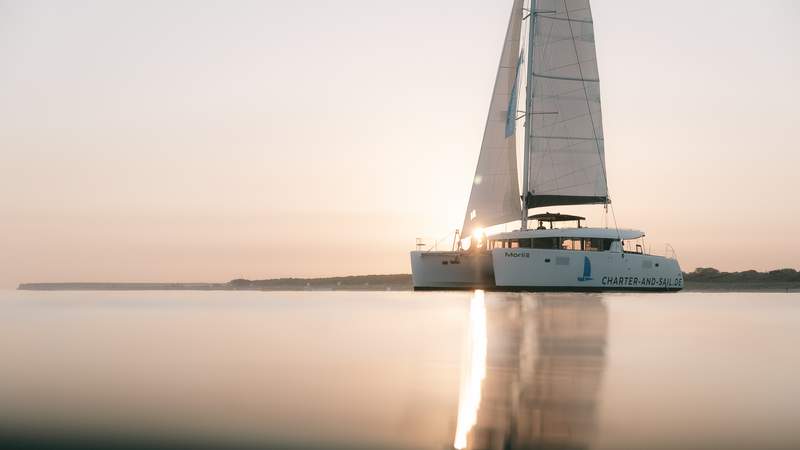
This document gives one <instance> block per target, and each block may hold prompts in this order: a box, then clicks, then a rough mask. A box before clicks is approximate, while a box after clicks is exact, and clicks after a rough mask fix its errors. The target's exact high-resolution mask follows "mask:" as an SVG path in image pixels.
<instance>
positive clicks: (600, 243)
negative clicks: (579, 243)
mask: <svg viewBox="0 0 800 450" xmlns="http://www.w3.org/2000/svg"><path fill="white" fill-rule="evenodd" d="M605 248H606V240H605V239H597V238H592V239H584V240H583V249H584V250H585V251H587V252H600V251H603V250H605Z"/></svg>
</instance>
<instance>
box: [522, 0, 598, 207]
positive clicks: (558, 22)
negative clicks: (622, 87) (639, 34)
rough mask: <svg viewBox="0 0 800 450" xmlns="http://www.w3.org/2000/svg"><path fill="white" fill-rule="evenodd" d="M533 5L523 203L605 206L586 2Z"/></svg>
mask: <svg viewBox="0 0 800 450" xmlns="http://www.w3.org/2000/svg"><path fill="white" fill-rule="evenodd" d="M533 3H534V5H535V6H534V7H535V14H534V17H535V24H534V38H533V43H534V51H533V55H534V56H533V64H532V67H531V68H532V70H533V106H532V111H529V114H531V117H530V123H531V127H530V129H529V131H528V132H530V133H531V140H530V148H529V149H528V151H529V152H530V155H529V157H530V167H529V170H530V172H529V180H530V181H529V186H528V189H527V191H528V195H527V196H526V198H527V201H526V203H527V206H528V207H529V208H539V207H545V206H557V205H581V204H599V203H606V202H607V201H608V183H607V179H606V169H605V149H604V140H603V116H602V111H601V105H600V80H599V75H598V69H597V53H596V51H595V41H594V24H593V22H592V12H591V7H590V6H589V0H537V1H534V2H533Z"/></svg>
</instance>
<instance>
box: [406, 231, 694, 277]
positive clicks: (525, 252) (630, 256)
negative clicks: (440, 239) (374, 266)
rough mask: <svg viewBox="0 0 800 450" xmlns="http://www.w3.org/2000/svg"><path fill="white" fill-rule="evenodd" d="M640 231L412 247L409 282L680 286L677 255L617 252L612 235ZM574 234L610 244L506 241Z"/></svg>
mask: <svg viewBox="0 0 800 450" xmlns="http://www.w3.org/2000/svg"><path fill="white" fill-rule="evenodd" d="M641 235H643V234H642V233H640V232H635V231H626V230H622V231H617V230H606V229H587V228H583V229H571V230H536V231H526V232H519V231H518V232H513V233H508V234H505V235H498V236H494V237H491V238H489V242H490V243H494V244H498V243H499V244H508V245H502V246H500V248H495V249H494V250H480V251H466V252H464V251H461V252H412V253H411V270H412V273H413V282H414V288H415V289H418V290H426V289H444V290H449V289H488V290H501V291H502V290H508V291H652V292H669V291H679V290H681V289H683V273H682V271H681V268H680V265H679V264H678V261H677V260H675V259H670V258H665V257H663V256H654V255H647V254H642V253H635V252H623V251H622V246H620V241H618V240H616V239H619V238H620V237H622V238H624V239H630V238H635V237H638V236H641ZM559 236H560V237H559ZM564 236H578V238H565V237H564ZM615 236H616V239H615V238H614V237H615ZM593 237H594V238H593ZM559 239H561V240H559ZM575 239H578V240H579V241H580V240H584V239H585V240H586V241H587V246H589V242H594V243H597V242H605V243H606V244H610V245H608V246H607V247H605V248H606V250H599V249H598V248H595V249H593V250H591V251H589V250H566V249H561V248H560V246H556V248H528V247H530V245H528V246H527V247H526V248H512V247H511V246H510V244H512V243H513V244H516V243H520V242H524V243H527V244H530V243H537V244H542V243H547V242H550V241H557V242H562V241H563V240H567V241H571V240H575ZM597 239H600V240H606V241H597ZM609 241H610V242H609Z"/></svg>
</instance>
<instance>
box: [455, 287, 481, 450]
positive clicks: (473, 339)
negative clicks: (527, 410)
mask: <svg viewBox="0 0 800 450" xmlns="http://www.w3.org/2000/svg"><path fill="white" fill-rule="evenodd" d="M484 295H485V294H484V292H483V291H475V294H474V295H473V296H472V301H471V303H470V308H469V341H468V342H469V347H468V355H467V358H466V360H465V363H464V364H463V366H462V374H461V392H460V394H459V398H458V422H457V425H456V438H455V442H453V447H455V448H456V449H457V450H463V449H465V448H467V436H468V435H469V432H470V431H471V430H472V428H473V427H474V426H475V424H476V423H477V421H478V408H480V405H481V384H482V383H483V380H484V378H486V347H487V337H486V300H485V296H484Z"/></svg>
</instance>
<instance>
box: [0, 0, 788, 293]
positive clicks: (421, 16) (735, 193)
mask: <svg viewBox="0 0 800 450" xmlns="http://www.w3.org/2000/svg"><path fill="white" fill-rule="evenodd" d="M511 3H512V2H511V0H508V1H498V0H465V1H459V2H453V1H445V0H405V1H400V2H389V1H374V0H371V1H368V0H339V1H335V2H334V1H315V0H311V1H302V2H300V1H275V0H264V1H213V2H212V1H161V0H160V1H115V0H111V1H109V0H102V1H101V0H96V1H81V0H76V1H69V2H64V1H54V0H53V1H39V0H0V287H2V288H13V287H15V286H16V285H17V284H18V283H21V282H36V281H185V282H191V281H227V280H230V279H233V278H238V277H245V278H251V279H263V278H273V277H284V276H296V277H314V276H329V275H331V276H333V275H353V274H373V273H409V272H410V270H411V269H410V265H409V261H408V259H409V258H408V251H410V250H412V249H413V248H414V243H415V238H417V237H425V238H427V239H428V242H432V241H433V240H435V239H436V238H439V237H443V236H445V235H447V234H448V233H449V232H452V231H453V230H455V229H456V228H458V227H460V226H461V222H462V219H463V215H464V210H465V208H466V203H467V199H468V196H469V189H470V186H471V181H472V176H473V173H474V170H475V164H476V161H477V158H478V151H479V148H480V141H481V136H482V133H483V125H484V121H485V119H486V112H487V109H488V105H489V97H490V94H491V88H492V83H493V81H494V77H495V71H496V68H497V61H498V58H499V54H500V50H501V47H502V40H503V35H504V33H505V27H506V24H507V20H508V14H509V11H510V7H511ZM592 6H593V10H594V14H595V22H596V39H597V45H598V52H599V54H598V57H599V65H600V74H601V79H602V86H601V89H602V95H603V102H604V103H603V107H604V121H605V134H606V155H607V160H608V172H609V184H610V189H611V195H612V197H613V199H614V205H615V211H616V217H617V220H618V223H619V225H620V226H621V227H625V228H636V229H643V230H645V231H646V232H647V233H648V236H649V243H650V244H652V247H653V250H654V251H657V252H661V251H662V249H663V247H664V244H665V243H671V244H672V245H673V246H674V247H675V249H676V251H677V253H678V256H679V257H680V261H681V264H682V266H683V269H684V270H687V271H689V270H693V269H694V268H696V267H698V266H713V267H717V268H720V269H723V270H743V269H750V268H753V269H758V270H770V269H776V268H782V267H794V268H800V239H799V238H798V235H797V233H798V230H800V199H798V194H799V193H800V145H799V144H798V142H799V141H798V139H796V135H797V133H798V128H800V109H798V107H799V106H800V87H798V81H797V80H798V78H800V34H798V29H799V28H800V3H798V2H796V1H790V0H765V1H761V2H751V1H743V0H725V1H723V0H709V1H699V2H688V3H682V4H675V3H668V2H663V1H654V0H647V1H645V0H594V1H593V2H592ZM551 209H553V208H551ZM561 211H562V212H578V213H586V214H588V215H589V218H590V219H591V222H590V225H601V221H600V218H601V217H602V214H601V209H600V208H593V209H588V210H587V209H586V208H562V209H561Z"/></svg>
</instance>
